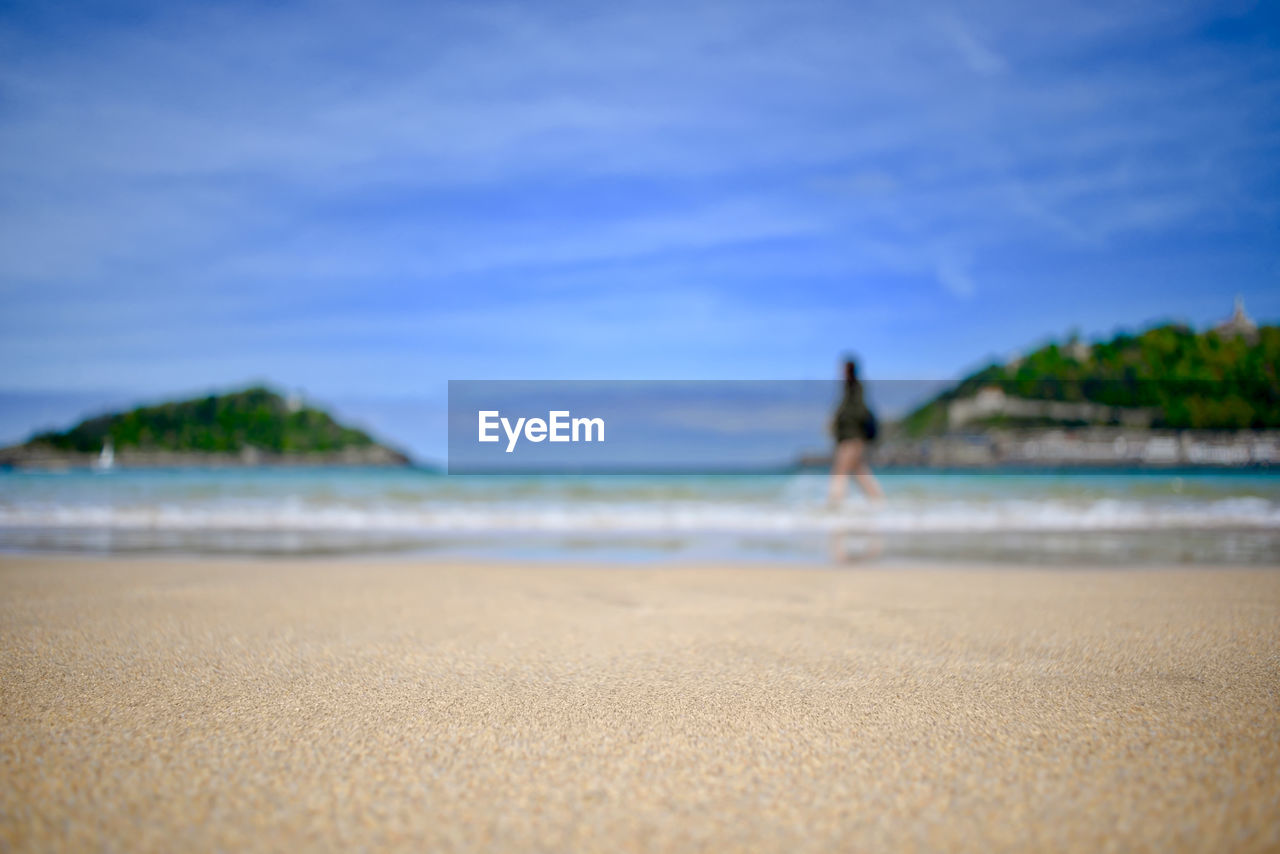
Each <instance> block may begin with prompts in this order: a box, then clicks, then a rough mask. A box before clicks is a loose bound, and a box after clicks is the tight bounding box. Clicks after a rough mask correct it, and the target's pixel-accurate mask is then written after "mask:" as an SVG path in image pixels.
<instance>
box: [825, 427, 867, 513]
mask: <svg viewBox="0 0 1280 854" xmlns="http://www.w3.org/2000/svg"><path fill="white" fill-rule="evenodd" d="M860 444H861V442H859V441H858V440H857V439H846V440H844V441H843V442H840V443H839V444H837V445H836V452H835V456H834V457H833V458H832V460H831V486H830V490H829V491H828V492H827V504H828V505H830V506H831V507H839V506H840V502H842V501H844V494H845V492H846V491H847V490H848V488H849V473H850V472H851V471H853V467H854V465H855V464H856V462H857V459H858V445H860Z"/></svg>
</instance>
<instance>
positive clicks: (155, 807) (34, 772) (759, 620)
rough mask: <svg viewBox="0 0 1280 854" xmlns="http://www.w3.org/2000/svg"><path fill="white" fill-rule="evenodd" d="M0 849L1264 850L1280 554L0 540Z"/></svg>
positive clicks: (1273, 793) (1274, 727)
mask: <svg viewBox="0 0 1280 854" xmlns="http://www.w3.org/2000/svg"><path fill="white" fill-rule="evenodd" d="M0 590H2V591H3V593H2V594H0V849H12V850H18V851H48V850H83V851H88V850H92V851H103V850H106V851H111V850H125V851H211V850H238V849H245V850H274V851H279V850H311V849H330V850H348V849H353V848H364V849H368V850H379V849H383V848H400V849H403V850H414V851H420V850H493V851H525V850H535V851H615V850H653V851H666V850H676V851H682V850H706V851H724V850H735V849H742V850H760V851H786V852H789V854H793V852H800V851H832V850H871V849H878V850H920V851H949V850H969V851H987V850H1028V851H1030V850H1035V851H1054V850H1073V851H1096V850H1125V851H1134V850H1150V851H1178V850H1187V851H1193V850H1199V851H1227V850H1231V851H1248V850H1256V851H1262V850H1268V849H1270V850H1275V849H1276V848H1277V847H1280V571H1277V570H1233V569H1168V570H1123V571H1115V570H1112V571H1105V570H1084V569H1074V570H1066V569H1063V570H1053V571H1046V570H1037V569H1030V568H1022V569H1016V568H1000V569H981V568H942V569H926V568H918V569H889V568H855V569H849V570H799V569H767V568H748V567H737V568H728V567H721V568H714V567H701V568H691V567H671V568H663V569H634V568H631V569H626V568H617V567H614V568H608V567H579V568H563V567H552V566H546V565H536V566H535V565H529V566H517V565H479V564H462V563H440V564H420V563H410V562H392V561H364V562H350V561H349V562H325V561H270V562H251V561H232V560H221V561H219V560H203V561H200V560H188V561H180V560H123V559H113V560H88V559H55V558H40V559H37V558H18V557H8V558H0Z"/></svg>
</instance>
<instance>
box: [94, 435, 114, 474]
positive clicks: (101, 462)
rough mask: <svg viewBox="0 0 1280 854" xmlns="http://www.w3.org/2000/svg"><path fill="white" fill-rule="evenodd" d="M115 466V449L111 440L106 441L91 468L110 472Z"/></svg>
mask: <svg viewBox="0 0 1280 854" xmlns="http://www.w3.org/2000/svg"><path fill="white" fill-rule="evenodd" d="M115 464H116V448H115V445H114V444H113V443H112V442H111V439H107V440H106V441H104V442H103V443H102V453H100V454H98V459H97V460H96V461H95V462H94V464H93V467H94V469H96V470H97V471H111V469H112V467H113V466H115Z"/></svg>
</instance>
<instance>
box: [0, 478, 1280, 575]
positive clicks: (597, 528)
mask: <svg viewBox="0 0 1280 854" xmlns="http://www.w3.org/2000/svg"><path fill="white" fill-rule="evenodd" d="M880 478H881V481H882V484H883V485H884V488H885V491H886V493H887V495H888V501H887V503H886V504H885V505H884V506H883V507H881V508H871V507H869V506H867V505H866V504H865V503H864V502H863V501H861V499H860V498H859V497H858V496H857V495H856V494H854V495H851V496H850V499H849V501H847V502H846V504H845V505H844V506H843V507H842V508H841V509H840V510H836V511H832V510H829V509H827V508H826V507H825V506H824V499H825V495H826V485H827V481H826V478H825V476H824V475H822V474H789V475H705V476H672V475H666V476H640V475H627V476H522V477H517V476H503V477H499V476H472V477H461V476H456V475H455V476H448V475H442V474H438V473H432V472H426V471H420V470H414V469H367V470H366V469H337V468H335V469H224V470H157V471H113V472H108V473H94V472H89V471H73V472H65V473H26V472H12V471H10V472H3V473H0V549H5V550H9V551H70V552H92V553H154V552H161V553H188V554H209V553H215V554H360V553H405V554H421V553H432V554H469V555H481V556H510V557H546V558H548V559H562V558H566V557H567V558H572V559H578V558H582V559H588V560H590V559H609V560H655V559H656V560H667V559H708V560H715V559H722V558H733V559H760V560H769V561H776V560H783V561H792V560H794V561H801V562H824V563H825V562H830V561H832V560H857V559H859V558H871V557H875V558H878V559H881V560H893V559H899V558H903V559H906V558H929V559H950V560H1016V561H1022V562H1025V561H1033V562H1048V563H1054V562H1057V563H1067V562H1071V563H1079V562H1085V563H1167V562H1178V563H1232V564H1236V563H1245V564H1275V563H1277V557H1278V556H1280V476H1278V475H1276V474H1272V473H1268V472H1257V471H1254V472H1204V471H1199V472H1190V471H1184V472H1088V473H1081V472H1077V473H1020V474H1011V473H990V472H982V473H939V472H914V473H913V472H891V473H882V474H881V475H880Z"/></svg>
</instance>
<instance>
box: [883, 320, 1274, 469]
mask: <svg viewBox="0 0 1280 854" xmlns="http://www.w3.org/2000/svg"><path fill="white" fill-rule="evenodd" d="M873 459H874V462H875V463H876V464H878V465H882V466H891V467H892V466H926V467H944V468H949V467H961V468H968V467H986V466H1032V467H1035V466H1052V467H1091V466H1092V467H1116V466H1121V467H1181V466H1208V467H1227V468H1239V467H1264V468H1265V467H1271V466H1274V465H1276V464H1277V463H1280V327H1278V326H1259V325H1257V324H1256V323H1255V322H1254V321H1253V320H1252V319H1251V318H1249V317H1248V315H1247V314H1246V313H1245V311H1244V306H1243V304H1242V303H1241V302H1240V301H1239V300H1237V302H1236V307H1235V312H1234V313H1233V314H1232V315H1231V317H1229V318H1228V319H1227V320H1225V321H1224V322H1222V323H1220V324H1218V325H1217V326H1215V327H1213V328H1212V329H1209V330H1206V331H1204V332H1196V331H1194V330H1192V329H1190V328H1188V327H1186V326H1182V325H1177V324H1168V325H1164V326H1157V327H1154V328H1151V329H1147V330H1145V331H1142V332H1139V333H1137V334H1129V333H1121V334H1119V335H1115V336H1114V337H1112V338H1110V339H1109V340H1100V341H1095V342H1092V343H1086V342H1084V341H1081V340H1080V339H1079V338H1078V337H1076V336H1071V337H1069V338H1068V339H1067V340H1066V341H1062V342H1051V343H1049V344H1047V345H1045V346H1043V347H1040V348H1038V349H1036V350H1034V351H1032V352H1030V353H1027V354H1026V355H1021V356H1015V357H1014V358H1012V359H1010V360H1008V361H1007V362H1004V363H993V364H990V365H988V366H987V367H985V368H982V369H981V370H978V371H976V372H974V373H972V374H970V375H969V376H967V377H965V378H964V379H962V380H960V381H959V382H958V383H956V384H955V385H954V386H953V387H951V388H950V389H948V390H946V391H944V392H943V393H942V394H940V395H938V396H936V397H934V398H933V399H931V400H930V401H928V402H927V403H925V404H924V405H922V406H920V407H918V408H917V409H915V410H914V411H913V412H911V413H909V414H908V415H907V416H906V417H905V418H903V419H902V420H901V421H899V422H897V423H896V424H891V425H889V429H888V430H887V431H886V437H885V441H883V442H881V443H879V444H878V446H877V447H876V448H875V449H874V451H873Z"/></svg>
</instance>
